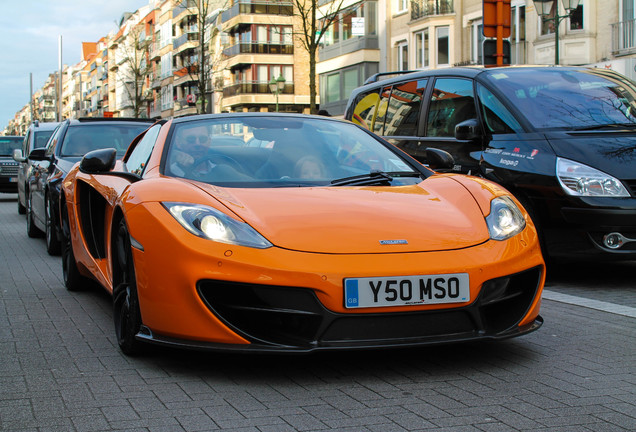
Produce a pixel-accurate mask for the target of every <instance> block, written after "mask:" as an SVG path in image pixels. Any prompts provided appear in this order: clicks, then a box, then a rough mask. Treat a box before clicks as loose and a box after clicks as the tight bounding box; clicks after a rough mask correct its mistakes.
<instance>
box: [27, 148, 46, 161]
mask: <svg viewBox="0 0 636 432" xmlns="http://www.w3.org/2000/svg"><path fill="white" fill-rule="evenodd" d="M47 159H48V158H47V157H46V149H45V148H36V149H33V150H31V153H29V160H32V161H43V160H47Z"/></svg>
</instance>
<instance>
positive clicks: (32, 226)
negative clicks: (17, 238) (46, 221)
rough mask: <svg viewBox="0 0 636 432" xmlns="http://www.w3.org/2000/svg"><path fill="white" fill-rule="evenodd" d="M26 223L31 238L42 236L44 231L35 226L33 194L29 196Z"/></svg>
mask: <svg viewBox="0 0 636 432" xmlns="http://www.w3.org/2000/svg"><path fill="white" fill-rule="evenodd" d="M26 225H27V235H28V236H29V237H31V238H38V237H42V231H40V230H39V229H38V227H36V226H35V223H34V222H33V206H32V202H31V195H28V196H27V206H26Z"/></svg>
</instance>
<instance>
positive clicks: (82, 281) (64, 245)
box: [61, 206, 91, 291]
mask: <svg viewBox="0 0 636 432" xmlns="http://www.w3.org/2000/svg"><path fill="white" fill-rule="evenodd" d="M61 250H62V276H63V277H64V285H65V286H66V289H67V290H69V291H81V290H83V289H85V288H87V287H88V286H90V284H91V280H90V279H89V278H87V277H86V276H84V275H82V274H81V273H80V272H79V270H78V268H77V262H75V255H74V254H73V245H72V243H71V232H70V227H69V223H68V215H67V214H66V211H65V207H64V206H63V207H62V242H61Z"/></svg>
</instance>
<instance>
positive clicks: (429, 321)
mask: <svg viewBox="0 0 636 432" xmlns="http://www.w3.org/2000/svg"><path fill="white" fill-rule="evenodd" d="M540 280H541V268H540V267H537V268H534V269H532V270H528V271H525V272H522V273H519V274H516V275H511V276H508V277H505V278H499V279H495V280H493V281H488V282H486V283H485V284H484V286H483V289H482V291H481V294H480V296H479V298H478V299H477V300H476V301H474V302H473V303H472V304H471V305H469V306H467V307H463V308H454V309H447V310H432V311H420V312H404V313H395V312H393V313H350V314H349V313H347V314H342V313H334V312H331V311H329V310H327V309H326V308H325V307H324V306H323V305H322V303H320V301H319V300H318V298H317V297H316V295H315V294H314V292H313V291H312V290H311V289H308V288H302V287H282V286H269V285H255V284H241V283H235V282H227V281H217V280H203V281H200V282H199V283H198V285H197V289H198V292H199V295H200V297H201V298H202V299H203V301H204V302H205V303H206V305H207V306H208V308H209V309H210V310H211V311H212V312H213V313H214V314H215V315H217V316H218V317H219V318H220V319H221V320H223V321H224V322H225V323H226V324H227V325H228V326H229V327H230V328H232V329H233V330H234V331H236V332H237V333H238V334H240V335H242V336H243V337H245V338H246V339H248V340H249V341H250V342H252V343H256V344H265V345H274V346H279V347H281V346H282V347H293V348H301V349H307V348H315V347H339V346H343V347H356V346H358V347H364V346H388V345H399V344H411V343H414V344H417V343H426V342H434V341H443V340H451V339H470V338H471V337H478V336H495V335H497V334H501V333H505V332H507V331H510V330H511V329H513V328H514V327H515V326H516V325H517V324H518V322H519V319H520V318H521V317H523V316H524V315H525V313H526V311H527V310H528V308H529V307H530V304H531V303H532V300H533V299H534V297H535V295H536V292H537V289H538V287H539V283H540Z"/></svg>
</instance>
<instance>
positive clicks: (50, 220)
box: [26, 117, 154, 255]
mask: <svg viewBox="0 0 636 432" xmlns="http://www.w3.org/2000/svg"><path fill="white" fill-rule="evenodd" d="M153 123H154V120H152V119H134V118H102V117H90V118H80V119H70V120H65V121H64V122H62V123H61V124H60V126H59V127H58V128H57V129H56V130H55V133H54V134H53V136H51V139H50V140H49V142H48V144H47V146H46V148H40V149H35V150H32V151H31V153H30V154H29V157H28V159H29V161H30V162H31V163H32V164H33V167H32V170H31V175H30V177H29V179H28V188H27V190H28V194H27V196H28V200H27V205H26V213H27V234H28V235H29V237H38V236H40V235H41V234H42V233H43V232H44V233H45V234H46V249H47V252H48V253H49V254H51V255H54V254H59V252H60V234H59V222H58V221H59V217H58V215H59V197H60V187H61V183H62V180H64V177H66V174H67V173H68V171H69V170H70V169H71V168H72V167H73V165H75V163H76V162H78V161H79V160H80V159H81V158H82V156H84V155H85V154H86V153H88V152H89V151H92V150H97V149H101V148H114V149H116V150H117V155H118V157H122V156H123V155H124V153H125V152H126V149H127V148H128V145H129V144H130V143H131V142H132V140H133V139H134V138H135V137H136V136H137V135H139V134H140V133H141V132H143V131H144V130H146V129H148V127H150V125H152V124H153Z"/></svg>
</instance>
